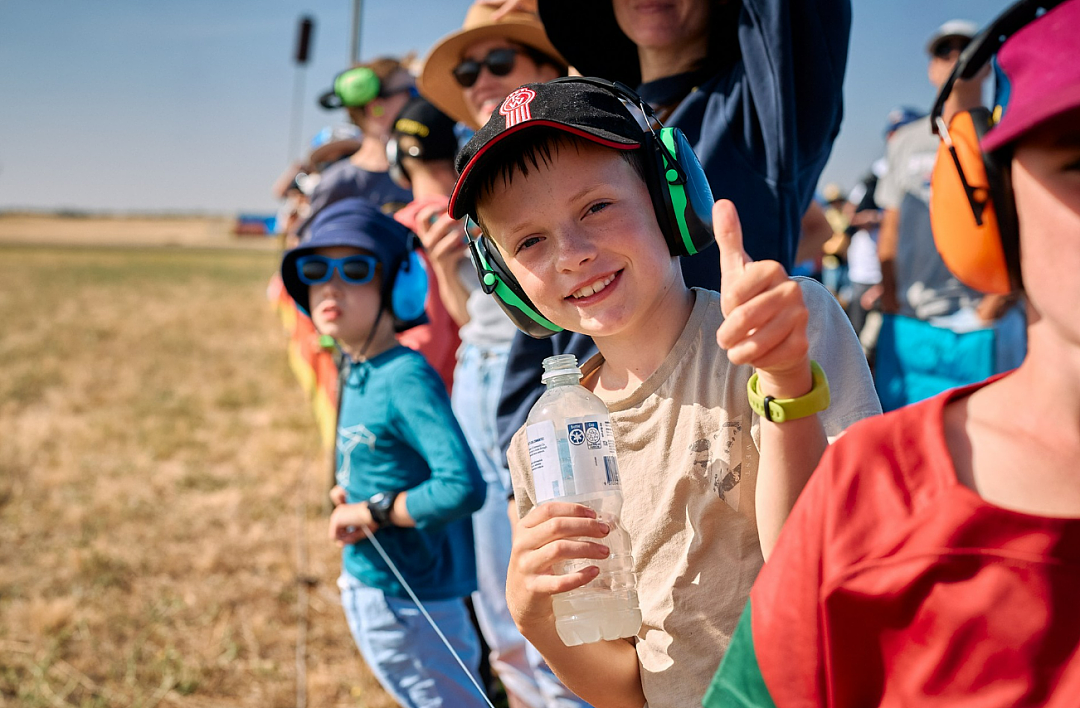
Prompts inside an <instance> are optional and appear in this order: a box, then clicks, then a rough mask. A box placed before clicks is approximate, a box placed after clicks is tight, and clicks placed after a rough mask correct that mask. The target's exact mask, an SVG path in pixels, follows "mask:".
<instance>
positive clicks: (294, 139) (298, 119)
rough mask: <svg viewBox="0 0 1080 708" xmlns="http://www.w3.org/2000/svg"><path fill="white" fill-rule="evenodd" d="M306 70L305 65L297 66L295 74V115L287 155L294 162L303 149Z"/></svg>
mask: <svg viewBox="0 0 1080 708" xmlns="http://www.w3.org/2000/svg"><path fill="white" fill-rule="evenodd" d="M305 73H306V72H305V71H304V67H303V66H297V67H296V72H295V74H293V101H292V108H293V115H292V121H290V122H291V124H292V128H291V129H290V130H289V154H288V156H287V158H286V159H287V161H288V162H290V163H291V162H293V161H294V160H295V159H296V156H297V155H298V154H299V153H300V152H302V151H303V146H302V145H300V129H301V124H302V123H303V119H304V74H305Z"/></svg>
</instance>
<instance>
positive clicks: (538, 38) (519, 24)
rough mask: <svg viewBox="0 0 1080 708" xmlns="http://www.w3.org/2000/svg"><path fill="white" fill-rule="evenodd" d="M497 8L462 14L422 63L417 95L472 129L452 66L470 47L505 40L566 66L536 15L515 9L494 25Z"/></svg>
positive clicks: (473, 122)
mask: <svg viewBox="0 0 1080 708" xmlns="http://www.w3.org/2000/svg"><path fill="white" fill-rule="evenodd" d="M497 9H498V8H497V7H492V6H489V5H479V4H474V5H472V6H471V7H470V8H469V12H468V13H467V14H466V15H465V22H464V23H463V24H462V27H461V29H460V30H458V31H457V32H453V33H451V34H448V35H446V36H445V37H443V38H442V39H440V40H439V41H438V42H437V43H436V44H435V46H434V47H432V49H431V52H430V53H429V54H428V55H427V58H426V59H425V60H424V68H423V70H422V71H421V72H420V80H419V82H418V85H419V89H420V93H422V94H423V95H424V97H425V98H427V99H428V100H429V101H431V102H432V103H434V104H435V105H436V106H438V108H439V109H440V110H441V111H442V112H443V113H446V114H447V115H448V116H450V117H451V118H453V119H454V120H458V121H461V122H462V123H464V124H466V125H468V126H469V127H470V128H473V129H474V130H475V129H477V128H479V127H480V126H479V124H477V123H476V120H475V119H474V118H473V116H472V113H471V112H470V111H469V108H468V106H467V105H466V103H465V95H464V91H463V89H462V88H461V86H459V85H458V83H457V81H456V80H455V79H454V73H453V72H454V67H455V66H457V65H458V63H459V62H460V61H461V55H462V53H463V52H464V51H465V50H466V49H468V48H469V47H470V46H471V45H473V44H475V43H476V42H481V41H484V40H486V39H505V40H507V41H509V42H513V43H515V44H523V45H525V46H528V47H532V48H533V49H537V50H539V51H541V52H543V53H544V54H546V55H548V56H550V57H551V58H552V59H554V60H556V61H558V62H561V63H562V64H563V65H564V66H565V65H566V60H565V59H563V58H562V55H561V54H559V52H558V50H557V49H555V47H554V45H552V44H551V42H550V41H549V40H548V38H547V34H545V33H544V25H543V24H541V23H540V18H539V17H537V16H536V14H534V13H532V12H525V11H522V10H515V11H513V12H509V13H507V14H506V15H505V16H503V17H502V18H500V19H499V20H498V21H497V22H493V21H492V20H491V15H492V14H493V13H494V12H495V11H496V10H497Z"/></svg>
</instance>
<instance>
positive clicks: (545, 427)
mask: <svg viewBox="0 0 1080 708" xmlns="http://www.w3.org/2000/svg"><path fill="white" fill-rule="evenodd" d="M525 435H526V439H527V440H528V446H529V462H530V465H531V468H532V476H533V489H534V491H535V494H536V502H537V503H538V504H539V503H541V502H545V501H547V500H549V499H554V498H556V497H563V496H571V495H574V494H588V493H593V492H602V491H606V490H608V489H612V488H618V486H619V466H618V464H617V463H616V462H615V437H614V435H613V434H612V431H611V421H610V419H609V418H608V417H607V416H600V415H589V416H581V417H578V418H568V419H567V420H566V427H565V428H564V429H562V430H558V429H556V427H555V424H554V423H552V422H551V421H548V420H545V421H541V422H539V423H534V424H533V425H530V426H528V427H527V428H526V429H525Z"/></svg>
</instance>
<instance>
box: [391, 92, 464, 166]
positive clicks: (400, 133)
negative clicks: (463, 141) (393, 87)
mask: <svg viewBox="0 0 1080 708" xmlns="http://www.w3.org/2000/svg"><path fill="white" fill-rule="evenodd" d="M455 124H456V121H455V120H454V119H453V118H451V117H450V116H448V115H446V114H445V113H443V112H442V111H440V110H439V109H438V108H436V107H435V105H434V104H432V103H431V101H428V100H427V99H426V98H421V97H419V96H418V97H416V98H414V99H412V100H411V101H409V102H408V103H407V104H405V107H404V108H403V109H401V113H399V114H398V117H397V118H396V119H394V127H393V130H392V131H391V133H390V142H389V143H388V144H387V151H388V153H389V152H390V151H395V155H396V157H397V158H401V157H415V158H417V159H419V160H452V159H454V155H456V154H457V151H458V138H457V135H456V134H455V133H454V125H455ZM390 161H391V162H395V161H396V160H395V159H391V160H390Z"/></svg>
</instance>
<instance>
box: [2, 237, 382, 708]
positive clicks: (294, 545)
mask: <svg viewBox="0 0 1080 708" xmlns="http://www.w3.org/2000/svg"><path fill="white" fill-rule="evenodd" d="M4 222H5V220H4V219H0V706H19V707H20V708H21V707H23V706H27V707H36V706H124V707H131V708H154V707H155V706H178V707H180V706H183V707H190V708H202V707H205V708H211V707H214V708H216V707H224V706H230V707H233V706H235V707H246V706H251V707H253V708H254V707H255V706H258V707H259V708H267V707H274V706H297V705H300V704H306V705H309V706H372V707H375V708H378V707H382V706H390V705H392V703H391V702H390V701H389V700H388V699H387V698H386V696H385V694H383V693H382V691H381V690H380V689H379V687H378V686H377V684H376V683H375V682H374V680H373V679H372V678H371V677H370V675H369V674H368V673H367V671H366V669H365V667H364V666H363V663H362V661H361V659H360V658H359V654H358V653H357V651H356V648H355V646H354V644H353V642H352V639H351V637H350V636H349V633H348V628H347V626H346V624H345V621H344V618H343V616H342V614H341V608H340V606H339V604H338V600H337V589H336V586H335V579H336V577H337V574H338V571H339V567H340V565H339V556H338V551H337V549H336V548H335V547H334V546H333V545H332V544H330V543H329V542H328V541H327V540H325V533H326V531H325V529H326V520H325V519H326V516H325V511H324V507H323V499H324V496H325V490H326V485H327V479H328V471H327V468H326V467H327V466H326V461H325V459H324V458H323V456H322V453H321V452H320V448H319V443H318V439H317V435H316V432H315V428H314V425H313V420H312V416H311V413H310V411H309V409H308V407H307V404H306V403H305V401H304V399H303V396H302V394H301V392H300V389H299V386H298V384H297V383H296V381H295V379H294V378H293V376H292V374H291V372H290V371H289V369H288V366H287V364H286V357H285V341H284V334H283V332H282V329H281V327H280V324H279V322H278V320H277V318H276V316H275V315H274V314H273V313H272V312H271V311H270V309H269V306H268V303H267V301H266V298H265V295H264V288H265V285H266V282H267V278H268V276H269V274H270V273H271V272H272V271H273V269H274V268H275V266H276V259H277V253H276V251H275V250H274V248H273V244H272V243H269V242H268V241H267V240H265V239H261V240H260V239H255V240H254V241H253V242H251V243H244V244H242V245H241V247H240V248H222V247H221V246H229V245H230V244H229V243H228V241H229V237H227V236H225V235H223V234H221V233H217V232H215V233H214V234H212V235H208V234H210V231H212V229H211V227H210V226H208V225H207V224H204V223H199V224H195V225H194V226H191V225H189V226H191V228H190V229H189V230H188V232H187V236H183V235H180V236H177V235H176V234H177V233H179V232H178V231H175V230H174V231H170V229H179V231H183V229H182V228H180V226H177V225H176V224H173V225H171V226H169V227H168V228H166V229H164V231H165V232H166V233H165V234H164V236H163V235H162V234H161V233H159V234H157V236H156V237H153V236H151V235H148V232H147V231H144V232H143V234H142V236H140V237H138V238H134V237H130V238H129V237H128V236H125V238H123V239H120V238H118V239H109V238H104V239H103V238H100V234H99V235H98V237H90V236H88V237H85V238H83V236H80V233H81V232H80V230H79V229H78V228H77V225H76V226H74V227H73V226H72V225H71V224H61V225H59V226H57V225H53V226H52V227H50V226H49V225H48V224H45V225H42V224H41V223H38V224H36V225H34V228H40V232H36V235H35V233H30V232H28V231H27V230H26V228H25V225H24V228H23V229H22V230H20V229H19V228H16V227H13V226H12V224H11V222H10V220H7V221H6V223H4ZM159 226H160V225H159ZM181 226H182V225H181ZM94 228H96V229H98V230H99V231H101V232H102V233H112V232H113V231H116V232H118V233H121V234H127V233H128V230H129V229H130V230H131V233H132V234H134V233H135V232H136V231H138V228H139V227H138V226H134V227H132V226H131V225H130V224H121V225H118V226H116V227H115V229H113V230H110V228H109V227H108V225H104V226H102V225H100V224H95V225H94ZM65 229H66V230H67V231H65ZM191 229H194V230H195V232H198V233H196V234H195V236H192V233H193V232H192V231H191ZM200 229H202V231H199V230H200ZM60 232H64V233H65V234H66V238H53V239H50V238H45V237H44V236H42V234H44V233H54V234H56V233H60ZM28 233H29V236H28V235H27V234H28ZM100 241H105V242H108V243H112V244H114V245H113V246H112V247H108V248H102V247H93V246H89V245H82V246H73V245H67V246H64V247H60V246H57V245H41V244H44V243H53V244H57V243H66V244H73V243H84V242H87V243H89V242H100ZM148 242H156V243H158V244H161V243H185V244H193V243H199V244H201V245H202V246H205V247H200V248H196V247H192V246H190V245H189V246H188V247H185V248H179V247H163V246H160V245H159V246H147V245H144V244H146V243H148ZM117 243H129V244H131V245H128V246H119V245H115V244H117ZM28 244H38V245H28ZM211 246H213V247H211ZM298 647H299V648H298Z"/></svg>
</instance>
